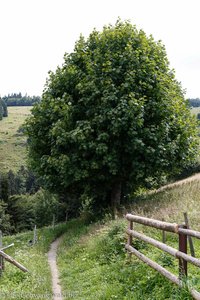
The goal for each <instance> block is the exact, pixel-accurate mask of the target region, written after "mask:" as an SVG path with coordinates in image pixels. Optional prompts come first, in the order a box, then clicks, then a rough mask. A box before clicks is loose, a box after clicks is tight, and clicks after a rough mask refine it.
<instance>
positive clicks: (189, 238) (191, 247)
mask: <svg viewBox="0 0 200 300" xmlns="http://www.w3.org/2000/svg"><path fill="white" fill-rule="evenodd" d="M183 215H184V219H185V225H186V226H187V229H190V226H189V220H188V215H187V213H186V212H184V214H183ZM188 242H189V246H190V253H191V256H193V257H195V251H194V245H193V241H192V237H191V236H188Z"/></svg>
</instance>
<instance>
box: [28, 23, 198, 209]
mask: <svg viewBox="0 0 200 300" xmlns="http://www.w3.org/2000/svg"><path fill="white" fill-rule="evenodd" d="M26 131H27V133H28V136H29V156H30V162H31V165H32V167H33V169H34V170H35V171H36V172H37V173H38V174H39V175H41V176H43V177H44V178H45V181H46V184H47V185H48V187H49V188H51V189H52V190H53V191H56V192H60V193H65V195H67V193H68V194H69V193H70V192H71V193H72V191H77V192H78V193H84V192H85V193H86V194H87V193H91V192H93V195H94V194H96V195H97V196H99V199H101V200H100V201H103V199H106V201H109V200H108V199H109V198H110V199H111V202H112V203H115V204H116V202H117V201H119V199H120V197H121V190H122V191H123V190H125V188H126V187H127V185H130V184H134V185H136V186H137V185H139V184H141V182H144V180H145V179H146V178H148V177H149V176H152V177H158V176H161V175H163V174H167V175H168V174H172V173H173V172H177V171H178V170H180V169H181V168H182V167H185V166H186V165H187V164H189V163H191V161H192V160H193V159H194V157H195V154H196V146H197V139H196V136H197V135H196V123H195V120H194V118H193V117H192V116H191V114H190V111H189V108H188V104H187V102H186V100H185V99H184V93H183V91H182V88H181V85H180V83H178V82H177V81H176V79H175V74H174V71H173V70H170V68H169V62H168V59H167V56H166V51H165V48H164V46H163V45H162V43H161V42H160V41H158V42H156V41H154V39H153V37H152V36H149V37H148V36H146V34H145V33H144V32H143V31H142V30H139V31H138V30H137V29H136V27H135V26H133V25H132V24H130V22H121V21H117V23H116V24H115V25H114V26H112V25H109V26H106V27H104V28H103V31H102V32H98V31H96V30H93V32H92V33H91V34H90V36H89V37H88V38H87V39H85V38H84V37H83V36H81V37H80V39H79V40H78V41H77V43H76V45H75V48H74V51H73V53H71V54H66V55H65V56H64V63H63V66H62V67H58V68H57V70H56V72H55V73H53V72H50V74H49V79H48V81H47V83H46V86H45V90H44V93H43V96H42V101H41V103H39V104H37V105H36V106H35V107H34V108H33V111H32V116H31V117H30V118H29V120H28V122H27V124H26Z"/></svg>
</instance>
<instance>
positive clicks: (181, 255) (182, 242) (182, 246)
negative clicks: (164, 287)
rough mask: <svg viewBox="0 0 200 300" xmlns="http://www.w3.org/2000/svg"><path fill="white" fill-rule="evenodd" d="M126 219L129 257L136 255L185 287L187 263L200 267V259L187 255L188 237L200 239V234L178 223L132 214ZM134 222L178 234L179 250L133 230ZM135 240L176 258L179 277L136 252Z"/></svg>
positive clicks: (198, 296) (193, 292) (197, 296)
mask: <svg viewBox="0 0 200 300" xmlns="http://www.w3.org/2000/svg"><path fill="white" fill-rule="evenodd" d="M126 219H127V220H128V221H129V226H128V229H127V230H126V233H127V234H128V242H127V244H126V246H125V248H126V250H128V252H129V255H130V256H131V255H132V254H134V255H135V256H136V257H137V258H139V259H140V260H142V261H143V262H144V263H146V264H147V265H149V266H150V267H152V268H153V269H155V270H157V271H158V272H159V273H161V274H162V275H163V276H165V277H166V278H168V279H169V280H170V281H172V282H173V283H175V284H177V285H178V286H180V287H182V286H184V283H185V279H186V278H187V263H188V262H189V263H191V264H193V265H195V266H197V267H200V259H198V258H195V257H192V256H190V255H188V254H187V236H190V237H191V236H193V237H195V238H198V239H200V232H199V231H195V230H191V229H187V226H186V225H185V224H181V225H178V224H176V223H168V222H164V221H159V220H154V219H150V218H145V217H141V216H137V215H132V214H127V215H126ZM133 222H135V223H139V224H143V225H146V226H150V227H153V228H156V229H160V230H164V231H169V232H172V233H175V234H178V237H179V250H177V249H174V248H173V247H170V246H167V245H166V244H165V243H162V242H159V241H157V240H155V239H153V238H150V237H148V236H146V235H144V234H142V233H139V232H137V231H135V230H133ZM133 238H137V239H140V240H142V241H144V242H146V243H149V244H151V245H153V246H155V247H156V248H158V249H161V250H163V251H165V252H166V253H169V254H170V255H172V256H174V257H175V258H178V259H179V277H177V276H175V275H174V274H172V273H171V272H169V271H168V270H166V269H165V268H163V267H162V266H160V265H159V264H157V263H156V262H154V261H152V260H151V259H149V258H148V257H146V256H145V255H144V254H142V253H141V252H139V251H138V250H136V249H135V248H134V247H133V245H132V240H133ZM183 279H184V281H183ZM183 282H184V283H183ZM189 290H190V293H191V295H192V296H193V298H194V299H196V300H200V293H199V292H198V291H196V290H195V289H193V288H189Z"/></svg>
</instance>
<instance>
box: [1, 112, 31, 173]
mask: <svg viewBox="0 0 200 300" xmlns="http://www.w3.org/2000/svg"><path fill="white" fill-rule="evenodd" d="M30 111H31V107H30V106H15V107H8V117H7V118H4V119H3V120H2V121H1V122H0V171H1V172H2V171H3V172H4V171H8V170H13V171H17V170H18V169H19V168H20V166H22V165H25V164H26V155H27V153H26V137H25V136H24V135H23V133H22V132H18V129H19V127H20V126H21V125H22V124H23V123H24V121H25V119H26V118H27V116H28V115H30Z"/></svg>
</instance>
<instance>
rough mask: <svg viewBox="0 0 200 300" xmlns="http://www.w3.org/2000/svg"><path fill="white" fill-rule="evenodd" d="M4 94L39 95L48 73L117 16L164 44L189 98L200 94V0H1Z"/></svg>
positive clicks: (1, 87) (0, 57) (0, 62)
mask: <svg viewBox="0 0 200 300" xmlns="http://www.w3.org/2000/svg"><path fill="white" fill-rule="evenodd" d="M0 12H1V16H0V32H1V34H0V39H1V45H0V95H1V96H4V95H5V94H8V93H14V92H22V94H23V95H24V94H25V93H27V94H28V95H41V94H42V90H43V88H44V84H45V81H46V78H47V77H48V71H49V70H52V71H54V70H55V69H56V67H57V66H58V65H59V66H61V65H62V63H63V56H64V53H65V52H68V53H70V52H72V51H73V48H74V44H75V41H77V39H78V38H79V35H80V33H82V34H83V35H84V36H88V34H89V33H90V32H91V31H92V30H93V29H94V28H96V29H98V30H102V27H103V26H104V25H107V24H109V23H111V24H115V22H116V20H117V18H118V17H120V18H121V19H122V20H127V19H128V20H130V21H131V23H132V24H135V25H136V27H137V28H138V29H143V30H144V31H145V32H146V33H147V34H148V35H149V34H152V35H153V36H154V38H155V40H162V42H163V44H164V45H165V46H166V50H167V54H168V58H169V61H170V63H171V67H172V68H174V69H175V70H176V78H177V80H178V81H180V82H181V83H182V87H183V88H184V89H186V91H187V93H186V96H187V97H190V98H197V97H200V82H199V81H200V0H190V1H189V0H0Z"/></svg>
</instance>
